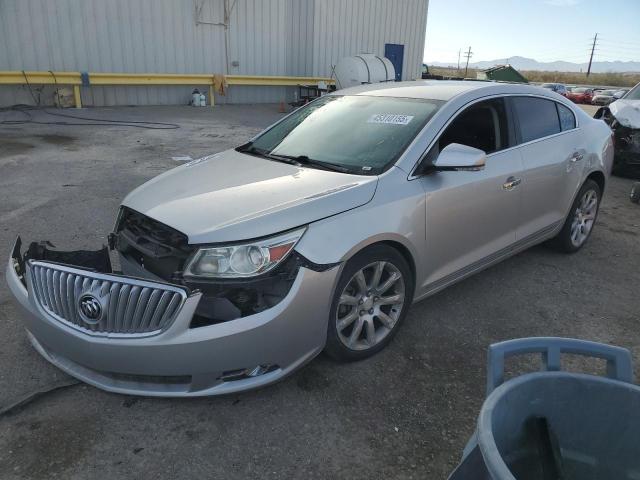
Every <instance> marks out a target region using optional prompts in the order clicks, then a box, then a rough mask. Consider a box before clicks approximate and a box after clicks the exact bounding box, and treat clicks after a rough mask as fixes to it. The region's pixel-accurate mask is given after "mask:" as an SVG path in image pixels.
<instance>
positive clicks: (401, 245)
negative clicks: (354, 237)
mask: <svg viewBox="0 0 640 480" xmlns="http://www.w3.org/2000/svg"><path fill="white" fill-rule="evenodd" d="M376 245H387V246H389V247H391V248H393V249H395V250H397V251H398V253H400V255H402V257H403V258H404V259H405V260H406V261H407V264H408V265H409V269H410V270H411V275H412V277H413V285H414V293H415V290H416V288H417V273H418V271H417V267H418V266H417V263H416V258H417V255H416V252H415V248H414V247H413V246H412V245H411V244H410V243H409V242H408V241H407V240H406V238H404V237H402V236H401V235H397V234H391V233H389V234H386V235H385V234H381V235H376V236H374V237H371V238H368V239H366V240H364V241H363V242H361V243H359V244H358V245H356V246H354V247H353V248H351V249H350V250H349V251H348V252H347V253H346V254H345V255H344V257H343V258H342V261H343V262H344V263H346V262H348V261H349V260H350V259H351V258H353V257H354V256H355V255H357V254H359V253H361V252H363V251H365V250H367V249H369V248H371V247H374V246H376Z"/></svg>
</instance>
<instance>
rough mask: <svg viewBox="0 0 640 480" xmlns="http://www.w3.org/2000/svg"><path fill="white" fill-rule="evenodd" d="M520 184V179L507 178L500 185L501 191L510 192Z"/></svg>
mask: <svg viewBox="0 0 640 480" xmlns="http://www.w3.org/2000/svg"><path fill="white" fill-rule="evenodd" d="M521 183H522V179H521V178H516V177H509V178H507V181H506V182H504V183H503V184H502V189H503V190H507V191H511V190H513V189H514V188H516V187H517V186H518V185H520V184H521Z"/></svg>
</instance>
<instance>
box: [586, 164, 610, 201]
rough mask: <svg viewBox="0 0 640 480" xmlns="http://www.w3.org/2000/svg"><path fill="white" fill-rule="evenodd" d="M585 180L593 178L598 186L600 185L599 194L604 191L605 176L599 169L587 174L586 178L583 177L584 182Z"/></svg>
mask: <svg viewBox="0 0 640 480" xmlns="http://www.w3.org/2000/svg"><path fill="white" fill-rule="evenodd" d="M587 180H593V181H594V182H596V183H597V184H598V187H600V195H602V194H603V193H604V187H605V182H606V178H605V176H604V173H602V172H601V171H600V170H594V171H593V172H591V173H590V174H589V175H587V178H586V179H585V182H586V181H587ZM583 184H584V182H583Z"/></svg>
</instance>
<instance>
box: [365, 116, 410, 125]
mask: <svg viewBox="0 0 640 480" xmlns="http://www.w3.org/2000/svg"><path fill="white" fill-rule="evenodd" d="M412 119H413V115H397V114H395V113H376V114H374V115H371V116H370V117H369V120H367V123H386V124H388V125H408V124H409V122H410V121H411V120H412Z"/></svg>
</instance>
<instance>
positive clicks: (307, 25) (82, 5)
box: [0, 0, 428, 105]
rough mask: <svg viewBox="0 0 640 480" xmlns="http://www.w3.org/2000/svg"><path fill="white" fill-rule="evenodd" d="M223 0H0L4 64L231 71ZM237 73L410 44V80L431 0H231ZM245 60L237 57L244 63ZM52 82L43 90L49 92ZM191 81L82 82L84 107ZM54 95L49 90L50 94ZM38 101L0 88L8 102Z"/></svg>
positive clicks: (313, 70) (141, 101)
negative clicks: (144, 84) (121, 84)
mask: <svg viewBox="0 0 640 480" xmlns="http://www.w3.org/2000/svg"><path fill="white" fill-rule="evenodd" d="M224 1H225V0H0V70H45V71H46V70H53V71H64V70H66V71H90V72H122V73H147V72H148V73H225V71H226V63H227V61H226V58H225V29H224V27H223V26H219V25H210V24H196V5H199V4H201V5H202V11H201V15H200V18H199V20H200V21H203V22H210V23H221V22H223V20H224V7H223V5H224V3H223V2H224ZM228 1H229V4H235V7H234V9H233V11H232V14H231V17H230V25H229V29H228V38H227V42H228V57H229V58H228V62H229V71H228V73H231V74H244V75H301V76H302V75H307V76H311V75H314V76H329V75H330V74H331V65H335V64H336V63H337V61H338V59H340V58H341V57H343V56H346V55H354V54H357V53H362V52H371V53H375V54H378V55H383V54H384V44H385V43H399V44H404V45H405V52H404V67H403V72H404V75H403V77H404V78H406V79H407V78H415V77H417V75H418V72H419V65H420V64H421V62H422V51H423V48H424V35H425V29H426V15H427V3H428V0H228ZM236 62H237V63H236ZM50 92H51V88H48V89H47V91H46V92H45V93H50ZM190 92H191V87H169V86H167V87H164V86H159V87H91V88H82V98H83V103H84V104H85V105H150V104H151V105H153V104H181V103H187V102H188V100H189V98H190ZM291 94H292V89H289V90H288V91H287V90H286V89H285V88H280V87H232V89H231V90H230V92H229V94H228V95H227V97H226V98H217V99H216V101H218V102H220V101H229V102H234V103H250V102H276V101H280V100H282V99H284V98H285V96H287V97H290V96H291ZM44 97H46V98H48V99H50V98H51V95H48V96H47V95H43V98H44ZM15 103H32V100H31V97H30V95H29V92H28V91H27V90H26V89H25V88H24V87H2V88H0V105H11V104H15Z"/></svg>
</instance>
